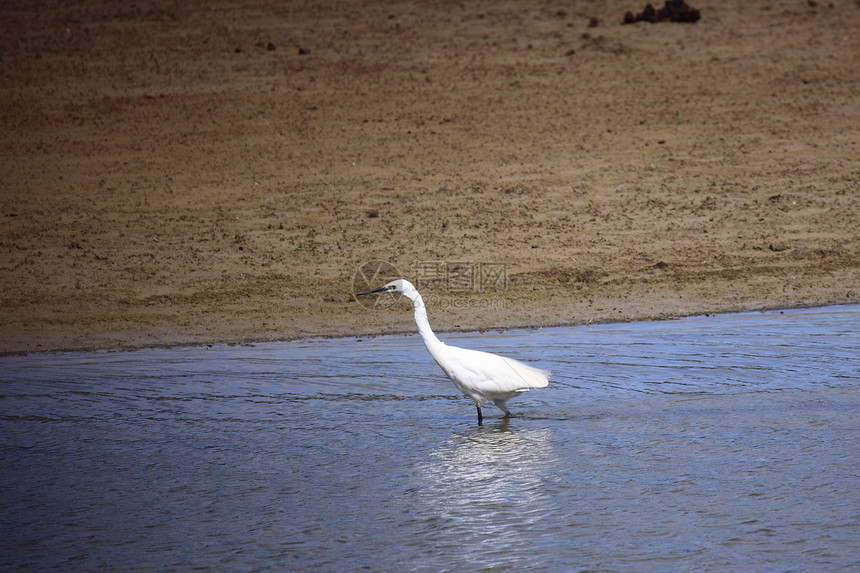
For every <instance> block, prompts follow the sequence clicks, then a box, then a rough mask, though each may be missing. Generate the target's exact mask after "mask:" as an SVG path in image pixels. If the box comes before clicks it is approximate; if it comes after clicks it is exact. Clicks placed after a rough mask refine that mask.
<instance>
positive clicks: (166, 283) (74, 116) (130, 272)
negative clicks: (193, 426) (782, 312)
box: [0, 0, 860, 353]
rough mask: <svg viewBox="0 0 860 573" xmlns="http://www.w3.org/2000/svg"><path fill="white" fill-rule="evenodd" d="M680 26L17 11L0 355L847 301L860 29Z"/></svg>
mask: <svg viewBox="0 0 860 573" xmlns="http://www.w3.org/2000/svg"><path fill="white" fill-rule="evenodd" d="M813 4H815V5H813ZM693 5H694V6H695V7H696V8H698V9H700V10H701V14H702V17H701V20H700V21H699V22H697V23H695V24H672V23H660V24H648V23H637V24H633V25H622V24H621V22H622V20H623V16H624V13H625V12H626V11H628V10H630V11H638V10H641V8H642V5H638V4H633V3H630V2H620V1H610V2H606V3H601V4H599V5H595V4H593V3H590V2H574V3H571V2H565V3H557V2H542V3H537V4H536V3H531V2H529V3H525V2H523V3H517V2H509V3H505V2H503V3H499V2H475V3H468V5H462V4H460V3H451V4H445V3H443V4H439V3H435V4H433V3H431V4H430V5H429V6H423V5H422V6H420V7H419V6H417V5H415V4H414V3H394V4H389V3H383V4H378V3H372V2H366V3H344V4H342V5H341V4H340V3H329V4H326V3H322V4H320V3H303V4H301V5H292V3H287V4H286V5H284V4H283V3H280V2H277V3H276V2H271V3H266V2H263V3H257V4H255V5H254V6H253V7H248V6H245V5H244V4H241V3H236V2H226V1H225V2H214V3H205V4H202V5H198V4H197V3H185V4H175V3H172V2H157V1H153V2H142V3H140V2H138V3H134V4H132V5H126V4H122V5H118V4H116V3H113V2H87V3H84V4H82V5H69V4H68V3H62V2H55V1H53V0H48V1H47V2H45V3H42V4H40V7H39V9H38V11H36V10H35V9H34V8H32V7H31V5H30V4H29V3H25V2H19V3H12V4H9V5H7V6H6V7H4V17H3V18H2V19H0V29H2V34H0V78H2V82H0V90H2V130H0V142H2V147H0V217H2V221H3V225H2V230H0V245H2V250H0V277H2V284H3V293H2V296H0V309H2V323H0V352H3V353H9V352H30V351H47V350H58V349H85V348H132V347H139V346H148V345H175V344H205V343H211V342H220V341H228V342H229V341H247V340H274V339H287V338H295V337H305V336H342V335H364V334H369V333H381V332H399V331H404V332H406V331H412V329H413V326H412V323H411V320H412V319H411V314H410V312H409V307H408V305H407V304H406V303H405V302H404V303H401V304H398V305H394V306H391V307H387V308H377V309H368V308H366V306H364V305H362V304H360V303H359V302H357V301H356V300H355V298H354V297H353V292H355V290H356V289H357V288H360V287H365V286H366V285H367V284H370V286H379V285H381V284H382V282H381V281H382V279H383V278H385V276H383V275H386V273H395V272H396V273H400V274H402V275H404V276H406V277H407V278H410V279H411V280H413V282H416V283H417V284H418V285H419V287H421V289H422V291H423V292H424V294H425V297H426V298H427V299H428V310H429V312H430V318H431V322H432V324H433V325H434V327H435V328H436V329H437V330H440V331H444V330H457V329H463V330H470V329H491V328H507V327H518V326H528V327H540V326H546V325H557V324H579V323H584V322H588V321H612V320H639V319H647V318H654V317H661V318H664V317H670V316H677V315H687V314H696V313H711V312H724V311H737V310H752V309H763V308H774V307H792V306H808V305H819V304H828V303H849V302H856V300H857V297H858V296H860V231H858V230H860V145H858V141H860V81H858V80H860V68H858V67H857V63H856V60H857V54H860V34H858V30H860V4H858V3H856V2H848V1H835V2H832V3H830V2H821V1H819V2H817V4H816V3H814V2H806V1H805V0H804V1H802V2H799V1H794V0H790V1H787V2H767V1H762V2H728V3H727V2H717V1H709V2H694V3H693ZM370 261H385V262H386V265H382V266H381V265H380V264H378V263H371V264H369V265H366V263H369V262H370ZM387 265H390V266H387ZM380 268H381V270H382V271H383V272H382V273H381V274H380V275H379V276H374V275H373V272H374V271H375V270H379V269H380ZM392 268H393V269H395V270H392ZM360 269H361V270H363V271H364V274H361V273H359V272H358V271H359V270H360ZM377 281H380V282H379V285H377V284H371V283H374V282H377Z"/></svg>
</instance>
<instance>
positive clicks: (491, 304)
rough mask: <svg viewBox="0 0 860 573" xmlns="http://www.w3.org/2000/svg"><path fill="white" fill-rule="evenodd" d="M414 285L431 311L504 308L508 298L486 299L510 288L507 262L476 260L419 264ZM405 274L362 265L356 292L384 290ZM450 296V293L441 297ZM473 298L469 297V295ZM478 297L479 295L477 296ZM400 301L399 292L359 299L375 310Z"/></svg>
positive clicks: (385, 265) (354, 283) (376, 265)
mask: <svg viewBox="0 0 860 573" xmlns="http://www.w3.org/2000/svg"><path fill="white" fill-rule="evenodd" d="M412 270H413V271H414V272H413V277H412V282H413V284H414V285H415V288H417V289H418V290H419V291H421V292H423V293H424V294H423V298H424V303H425V305H426V306H427V308H439V309H504V308H505V299H504V298H502V297H500V296H486V293H488V292H500V291H504V290H507V287H508V266H507V263H492V262H474V261H418V262H416V263H413V265H412ZM403 276H404V275H403V274H401V273H400V271H399V270H398V269H397V267H395V266H394V265H392V264H391V263H389V262H387V261H381V260H374V261H368V262H366V263H362V264H361V265H359V267H358V268H357V269H356V271H355V273H354V274H353V276H352V292H353V293H359V292H364V291H367V290H371V289H374V288H378V287H381V286H383V285H385V284H388V283H389V282H391V281H393V280H394V279H398V278H403ZM440 293H450V294H440ZM470 294H471V295H473V296H469V295H470ZM476 294H478V295H479V296H474V295H476ZM399 298H400V295H399V294H395V293H379V294H377V295H373V296H355V300H357V301H358V303H359V304H360V305H361V306H363V307H365V308H368V309H371V310H379V309H383V310H384V309H388V308H391V307H392V306H393V305H394V304H395V303H396V302H397V301H398V299H399Z"/></svg>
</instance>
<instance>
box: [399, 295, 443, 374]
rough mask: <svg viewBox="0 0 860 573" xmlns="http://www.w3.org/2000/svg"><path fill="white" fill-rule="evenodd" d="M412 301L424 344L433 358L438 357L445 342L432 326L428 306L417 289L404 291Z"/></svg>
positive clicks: (419, 332) (416, 323) (416, 322)
mask: <svg viewBox="0 0 860 573" xmlns="http://www.w3.org/2000/svg"><path fill="white" fill-rule="evenodd" d="M404 294H406V296H407V297H408V298H409V300H411V301H412V308H413V309H415V325H416V326H417V327H418V334H420V335H421V338H422V339H423V340H424V346H426V347H427V350H429V351H430V354H431V355H432V356H433V358H436V353H437V351H438V349H440V348H444V347H445V344H444V343H443V342H442V341H441V340H439V339H438V338H437V337H436V335H435V334H434V333H433V330H432V329H431V328H430V321H428V320H427V308H426V307H425V306H424V299H423V298H421V295H420V294H419V293H418V291H417V290H414V289H413V290H412V291H410V292H409V293H404Z"/></svg>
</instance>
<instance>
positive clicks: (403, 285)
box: [356, 279, 415, 296]
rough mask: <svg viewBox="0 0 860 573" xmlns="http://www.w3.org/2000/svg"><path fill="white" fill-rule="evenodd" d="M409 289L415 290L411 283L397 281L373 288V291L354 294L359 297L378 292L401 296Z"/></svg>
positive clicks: (403, 280)
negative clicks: (393, 293)
mask: <svg viewBox="0 0 860 573" xmlns="http://www.w3.org/2000/svg"><path fill="white" fill-rule="evenodd" d="M410 289H411V290H415V287H414V286H412V283H410V282H409V281H408V280H406V279H397V280H393V281H391V282H390V283H388V284H387V285H385V286H381V287H379V288H374V289H370V290H366V291H364V292H359V293H356V296H361V295H364V294H374V293H378V292H395V293H398V294H403V293H405V292H406V291H408V290H410Z"/></svg>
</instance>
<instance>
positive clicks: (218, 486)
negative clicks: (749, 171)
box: [0, 306, 860, 571]
mask: <svg viewBox="0 0 860 573" xmlns="http://www.w3.org/2000/svg"><path fill="white" fill-rule="evenodd" d="M858 326H860V306H843V307H830V308H819V309H809V310H800V311H785V312H784V313H783V312H768V313H749V314H739V315H726V316H717V317H698V318H689V319H683V320H674V321H664V322H653V323H634V324H615V325H599V326H592V327H591V328H588V327H577V328H555V329H544V330H542V331H512V332H503V333H483V334H478V333H473V334H457V335H448V336H444V335H443V336H442V338H443V339H445V340H446V341H447V342H449V343H451V344H455V345H462V346H467V347H471V348H478V349H483V350H488V351H491V352H499V353H502V354H507V355H510V356H514V357H517V358H520V359H522V360H524V361H527V362H532V363H535V364H537V365H539V366H541V367H544V368H549V369H551V370H552V371H553V372H554V376H553V378H552V382H551V383H550V386H549V387H548V388H546V389H542V390H534V391H532V392H529V393H527V394H525V395H524V396H522V397H520V398H518V399H517V400H514V401H512V402H511V403H510V405H511V406H512V410H513V412H514V413H515V414H516V417H515V418H513V419H510V420H505V419H502V418H501V412H500V411H498V410H496V409H495V408H494V407H492V406H488V407H485V409H484V411H485V420H484V425H483V426H481V427H479V426H478V425H477V423H476V422H477V421H476V419H475V412H474V407H473V406H472V404H471V402H470V401H468V400H467V399H466V398H464V397H463V396H458V395H457V392H456V390H455V389H454V387H453V385H452V384H450V382H448V381H447V379H445V378H444V377H443V375H442V373H441V370H439V368H438V367H437V366H436V364H435V363H434V362H433V361H432V360H431V359H430V357H429V356H428V355H427V353H426V351H425V350H424V347H423V345H422V343H421V340H420V338H418V337H417V336H402V337H401V336H386V337H378V338H373V339H363V340H361V339H341V340H312V341H301V342H284V343H272V344H257V345H254V346H218V347H212V348H208V349H207V348H201V347H192V348H178V349H170V350H163V349H159V350H142V351H137V352H98V353H80V354H73V353H64V354H34V355H29V356H13V357H4V358H0V468H2V469H0V472H2V480H0V498H2V505H3V511H2V517H0V527H2V530H0V547H2V548H3V550H2V552H0V567H2V568H3V569H7V570H12V569H22V568H26V569H32V570H49V569H54V570H63V571H68V570H77V571H90V570H93V569H99V568H102V569H112V570H188V569H191V568H194V567H197V568H206V569H216V570H248V569H255V570H266V569H268V570H277V571H287V570H305V569H316V570H323V571H325V570H328V571H354V570H357V569H361V568H366V569H370V570H376V571H411V570H418V571H424V570H427V571H443V570H449V571H468V570H481V569H490V568H496V569H498V570H510V571H523V570H530V571H577V570H583V571H585V570H587V571H615V570H621V571H656V570H659V571H666V570H688V571H694V570H695V571H699V570H702V571H705V570H711V571H773V570H780V571H813V570H814V571H840V570H857V569H858V568H860V494H858V492H860V416H858V414H860V412H858V410H860V390H858V383H860V358H858V357H860V334H858V330H860V329H858Z"/></svg>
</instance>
